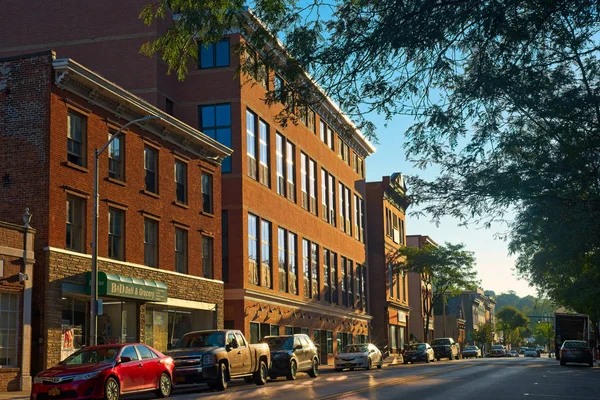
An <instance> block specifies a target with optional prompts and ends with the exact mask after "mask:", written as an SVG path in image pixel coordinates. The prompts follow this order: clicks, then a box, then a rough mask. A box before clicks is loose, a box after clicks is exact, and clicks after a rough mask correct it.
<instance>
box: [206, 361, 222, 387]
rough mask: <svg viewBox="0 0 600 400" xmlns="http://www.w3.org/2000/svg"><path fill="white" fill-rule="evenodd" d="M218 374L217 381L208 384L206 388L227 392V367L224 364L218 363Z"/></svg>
mask: <svg viewBox="0 0 600 400" xmlns="http://www.w3.org/2000/svg"><path fill="white" fill-rule="evenodd" d="M218 368H219V372H217V379H216V381H214V382H211V383H209V384H208V387H209V388H211V389H213V390H218V391H220V392H224V391H225V390H227V365H225V363H219V367H218Z"/></svg>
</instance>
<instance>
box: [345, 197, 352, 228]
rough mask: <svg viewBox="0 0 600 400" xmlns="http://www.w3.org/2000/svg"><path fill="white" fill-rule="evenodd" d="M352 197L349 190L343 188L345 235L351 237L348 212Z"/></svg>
mask: <svg viewBox="0 0 600 400" xmlns="http://www.w3.org/2000/svg"><path fill="white" fill-rule="evenodd" d="M351 198H352V195H351V193H350V189H348V188H344V206H345V207H346V212H345V215H346V223H345V225H346V233H347V234H348V235H350V236H352V212H351V210H350V199H351Z"/></svg>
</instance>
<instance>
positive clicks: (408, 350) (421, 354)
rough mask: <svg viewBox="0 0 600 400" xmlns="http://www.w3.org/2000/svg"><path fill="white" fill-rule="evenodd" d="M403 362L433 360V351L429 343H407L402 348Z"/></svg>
mask: <svg viewBox="0 0 600 400" xmlns="http://www.w3.org/2000/svg"><path fill="white" fill-rule="evenodd" d="M403 356H404V364H407V363H408V362H411V363H414V362H417V361H425V362H430V361H435V353H434V352H433V349H432V348H431V346H430V345H429V343H415V344H409V345H408V346H407V347H405V348H404V355H403Z"/></svg>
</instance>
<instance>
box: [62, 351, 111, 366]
mask: <svg viewBox="0 0 600 400" xmlns="http://www.w3.org/2000/svg"><path fill="white" fill-rule="evenodd" d="M118 352H119V347H105V348H101V349H81V350H79V351H76V352H75V353H73V354H71V355H70V356H69V357H67V358H66V359H65V360H64V361H63V362H62V363H61V364H63V365H83V364H94V363H98V362H112V361H115V358H116V357H117V353H118Z"/></svg>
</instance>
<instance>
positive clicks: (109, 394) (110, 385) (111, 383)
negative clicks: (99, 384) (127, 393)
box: [104, 376, 120, 400]
mask: <svg viewBox="0 0 600 400" xmlns="http://www.w3.org/2000/svg"><path fill="white" fill-rule="evenodd" d="M119 394H120V388H119V382H118V381H117V380H116V379H115V378H113V377H112V376H111V377H110V378H108V379H107V380H106V383H105V384H104V400H119Z"/></svg>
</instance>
